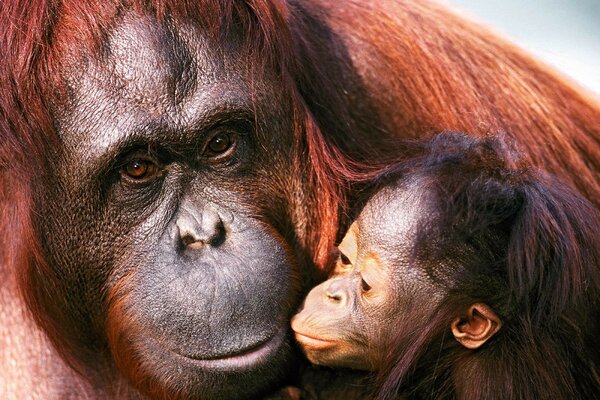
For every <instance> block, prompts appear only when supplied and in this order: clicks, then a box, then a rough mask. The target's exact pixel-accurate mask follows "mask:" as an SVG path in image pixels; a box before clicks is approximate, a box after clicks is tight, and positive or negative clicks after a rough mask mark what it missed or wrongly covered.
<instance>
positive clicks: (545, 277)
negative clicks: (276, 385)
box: [377, 134, 600, 400]
mask: <svg viewBox="0 0 600 400" xmlns="http://www.w3.org/2000/svg"><path fill="white" fill-rule="evenodd" d="M429 150H430V152H429V153H428V154H427V155H426V156H424V157H423V158H420V159H415V160H413V161H408V162H405V163H404V165H403V166H402V167H401V168H400V171H403V172H404V173H406V172H408V173H409V174H411V173H414V174H416V176H418V177H420V178H421V180H420V185H421V187H422V188H424V190H426V191H427V192H428V193H430V194H432V195H431V196H428V195H426V196H428V197H427V199H428V200H426V201H427V203H428V206H430V207H432V208H434V209H436V210H437V213H436V214H435V217H433V218H432V220H431V221H429V220H427V219H426V222H425V221H424V222H423V223H422V225H421V227H420V228H419V231H418V233H417V234H418V236H417V239H416V245H415V249H413V250H414V253H415V254H416V256H415V260H418V261H416V263H415V267H417V266H418V268H425V269H426V270H427V272H428V276H430V277H431V279H432V280H433V281H436V282H438V284H439V285H440V287H442V288H443V289H444V290H446V291H447V293H446V294H445V295H444V298H443V299H442V300H441V301H440V302H439V304H438V305H437V306H436V307H434V308H433V309H432V312H431V318H429V319H427V320H426V321H419V320H418V319H417V318H414V317H412V318H411V316H410V315H408V316H407V315H402V316H398V319H397V326H396V327H395V329H394V332H393V335H395V337H394V338H392V343H393V344H392V345H391V346H390V351H389V352H388V353H387V354H385V355H384V361H383V365H381V368H380V370H379V372H378V373H379V375H378V378H379V381H380V385H381V386H380V387H379V392H378V395H377V398H378V399H395V398H397V397H398V396H399V395H400V394H404V395H406V396H408V398H413V397H415V398H420V399H564V398H570V399H582V400H583V399H594V398H598V396H600V371H599V370H598V365H599V364H598V363H599V362H600V352H599V351H598V348H599V346H600V341H599V338H600V324H599V323H598V321H599V318H598V317H599V316H600V315H599V312H598V310H599V307H600V235H599V234H598V233H599V227H600V210H598V208H596V207H594V206H593V205H592V204H591V203H590V202H589V201H587V200H586V199H585V198H583V197H582V196H581V195H580V194H578V193H576V192H574V191H573V190H572V189H570V188H568V187H567V186H565V185H564V184H563V183H562V182H561V181H560V180H558V179H556V177H554V176H551V175H548V174H546V173H545V172H543V171H541V170H539V169H536V168H532V167H531V166H530V165H529V164H528V162H526V161H525V160H523V159H522V158H521V157H520V155H519V153H518V152H516V151H515V150H514V149H513V148H511V146H509V145H507V144H506V143H505V142H504V141H503V140H502V139H500V138H493V137H492V138H486V139H483V140H476V139H474V138H472V137H467V136H464V135H459V134H441V135H439V136H437V137H436V138H435V139H434V140H433V141H432V143H431V146H430V147H429ZM388 178H389V177H388ZM467 244H468V246H470V248H471V249H472V250H473V251H472V253H470V254H468V255H467V256H461V251H463V250H464V249H465V248H466V246H467ZM440 260H447V261H449V262H444V261H441V262H440ZM453 260H454V261H457V263H458V265H459V267H455V266H453V262H452V261H453ZM475 303H485V304H487V305H488V306H490V307H491V309H493V310H495V312H496V313H497V314H498V315H499V316H500V321H502V327H501V328H500V330H499V331H498V333H496V334H495V335H494V337H492V338H491V339H490V340H489V341H488V342H486V343H484V344H483V345H482V346H481V347H480V348H478V349H477V350H471V349H468V348H466V347H463V346H462V345H461V344H459V342H458V341H456V340H454V337H452V334H451V333H450V324H451V321H452V320H453V319H454V318H456V317H457V316H461V315H464V314H463V313H464V310H467V309H468V308H469V306H470V305H472V304H475Z"/></svg>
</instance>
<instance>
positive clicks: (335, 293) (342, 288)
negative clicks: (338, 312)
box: [325, 279, 348, 306]
mask: <svg viewBox="0 0 600 400" xmlns="http://www.w3.org/2000/svg"><path fill="white" fill-rule="evenodd" d="M345 283H346V282H344V280H342V279H332V280H331V282H329V284H327V287H326V288H325V300H326V302H328V303H336V304H339V305H341V306H343V305H345V304H346V300H347V297H348V291H347V288H346V284H345Z"/></svg>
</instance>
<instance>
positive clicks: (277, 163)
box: [38, 15, 296, 399]
mask: <svg viewBox="0 0 600 400" xmlns="http://www.w3.org/2000/svg"><path fill="white" fill-rule="evenodd" d="M227 42H228V43H235V42H236V38H235V37H232V38H229V39H228V41H227ZM167 44H168V45H167ZM239 51H240V50H239V49H237V48H236V46H235V45H231V46H230V47H229V48H223V47H222V46H221V47H220V46H219V45H217V44H216V43H214V42H212V41H211V40H209V39H208V38H205V37H204V36H203V34H202V30H201V29H200V28H198V27H196V26H191V25H186V24H183V23H180V24H177V25H176V26H171V25H170V24H160V23H158V22H157V21H155V20H153V19H144V18H140V17H138V16H132V15H126V16H125V17H124V18H123V20H122V21H121V22H120V23H119V24H118V25H117V26H116V27H115V28H114V29H113V30H112V31H111V32H110V35H109V39H108V44H107V45H106V48H105V49H104V50H103V55H102V58H101V59H94V58H88V59H87V60H86V61H85V62H82V61H81V60H80V59H75V58H73V60H72V63H71V65H70V68H68V71H69V72H68V73H67V76H66V79H67V80H68V81H69V83H70V84H69V92H68V93H67V96H66V97H63V98H62V99H61V101H59V102H57V103H56V104H55V107H54V108H55V116H56V123H57V125H58V127H59V132H60V138H61V141H62V144H63V146H62V150H61V151H60V152H57V153H56V154H55V157H54V163H53V165H52V168H53V170H52V171H50V172H49V173H48V176H49V179H52V180H53V182H52V184H51V185H47V186H48V187H49V189H48V191H47V192H45V193H43V194H41V195H40V196H39V199H38V202H39V203H40V215H41V216H42V221H41V225H42V230H43V234H44V243H45V247H46V251H47V253H48V256H49V260H50V262H49V263H50V268H51V269H52V270H53V271H55V273H56V274H59V276H61V279H60V281H61V284H62V286H61V287H57V288H50V290H49V293H60V296H55V295H52V294H48V297H51V298H49V299H47V302H48V304H53V305H54V304H57V303H59V304H58V305H57V306H56V307H55V308H52V309H51V310H47V312H48V313H50V314H51V315H52V316H53V317H54V318H55V319H57V320H59V321H60V320H66V321H73V322H72V323H71V324H70V325H72V326H73V328H71V332H68V333H67V336H70V339H71V342H73V343H74V346H76V347H79V348H95V349H98V353H99V354H100V353H101V352H102V351H103V349H105V348H106V347H108V348H110V352H111V356H109V359H108V360H105V362H106V363H108V364H111V363H113V362H114V363H116V365H117V368H119V369H120V370H121V372H122V373H123V374H125V375H126V376H127V377H128V378H129V380H130V381H131V382H132V383H133V385H134V386H135V387H138V389H140V390H141V391H143V392H146V393H148V394H151V395H159V393H157V392H155V391H154V390H155V389H154V387H163V388H167V392H166V394H165V393H164V392H161V393H160V395H162V396H167V397H171V396H173V397H175V396H177V395H179V396H180V397H185V398H206V399H221V398H223V399H225V398H242V397H245V396H252V395H253V394H255V393H256V392H257V391H258V390H259V389H260V388H265V387H268V386H269V384H270V383H272V382H274V381H276V380H277V379H278V378H279V377H280V375H282V374H283V373H284V372H285V368H283V367H284V366H285V361H284V360H286V359H289V357H287V358H286V356H287V354H288V347H289V346H288V345H287V339H286V335H287V332H288V323H287V321H288V318H289V315H290V313H291V310H292V309H293V307H294V303H295V291H296V289H295V288H294V287H293V285H292V281H293V280H294V279H293V278H294V274H295V272H294V270H293V268H292V265H293V264H294V260H293V259H292V258H291V255H290V254H291V252H290V251H288V249H287V246H286V245H285V240H284V239H283V237H282V236H281V235H280V234H279V233H278V232H280V231H283V230H284V228H285V227H282V226H280V225H279V224H281V222H277V221H269V218H268V216H269V215H272V214H273V213H274V211H273V210H272V209H270V207H275V206H276V205H278V204H279V205H280V204H281V203H282V202H283V201H284V200H282V199H283V197H284V196H285V194H284V190H286V188H287V187H289V186H291V184H290V183H289V182H286V180H285V179H284V178H278V179H274V177H273V176H272V172H271V171H278V176H279V177H280V176H290V175H291V174H289V173H286V171H288V170H289V169H290V168H291V167H290V165H289V164H290V162H289V154H290V151H291V145H292V144H291V143H288V142H287V141H288V140H290V141H291V139H290V135H289V134H280V132H283V131H286V132H289V131H290V129H291V128H290V126H289V121H288V120H287V119H285V118H283V117H282V116H281V115H279V114H278V113H281V112H282V111H281V110H282V108H285V103H283V102H282V100H281V99H280V98H279V97H278V88H276V87H274V86H273V85H272V84H271V83H270V82H269V81H265V80H264V76H263V79H258V78H256V77H255V78H254V81H253V83H252V87H253V90H254V99H252V98H251V96H250V89H249V87H250V84H249V79H250V78H249V77H248V76H247V74H246V72H245V70H244V69H243V68H242V66H243V65H244V60H243V55H241V54H239ZM261 76H262V75H261ZM253 101H254V102H253ZM282 106H283V107H282ZM256 113H259V114H260V118H255V116H256ZM257 120H259V121H261V122H258V125H257V124H256V123H255V122H256V121H257ZM261 124H262V125H261ZM267 149H269V150H267ZM266 160H268V162H267V161H266ZM263 166H268V169H267V168H266V167H263ZM284 217H285V216H284ZM65 329H68V328H65ZM104 351H105V350H104ZM82 357H89V358H91V359H94V357H99V356H98V354H83V355H82ZM98 360H100V358H98ZM98 362H100V361H98ZM140 382H141V383H140ZM144 382H145V383H144ZM153 382H155V383H153ZM169 390H171V392H169Z"/></svg>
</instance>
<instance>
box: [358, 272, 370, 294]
mask: <svg viewBox="0 0 600 400" xmlns="http://www.w3.org/2000/svg"><path fill="white" fill-rule="evenodd" d="M360 289H361V290H362V291H363V293H366V292H368V291H369V290H371V285H369V284H368V283H367V281H365V278H363V276H362V275H361V276H360Z"/></svg>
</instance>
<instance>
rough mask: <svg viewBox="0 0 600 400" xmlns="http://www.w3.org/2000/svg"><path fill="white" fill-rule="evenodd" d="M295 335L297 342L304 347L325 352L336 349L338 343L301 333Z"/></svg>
mask: <svg viewBox="0 0 600 400" xmlns="http://www.w3.org/2000/svg"><path fill="white" fill-rule="evenodd" d="M295 334H296V340H297V341H298V342H299V343H300V344H302V346H305V347H310V348H311V349H317V350H324V349H329V348H332V347H335V345H336V342H334V341H332V340H325V339H318V338H315V337H312V336H308V335H305V334H302V333H299V332H295Z"/></svg>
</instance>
